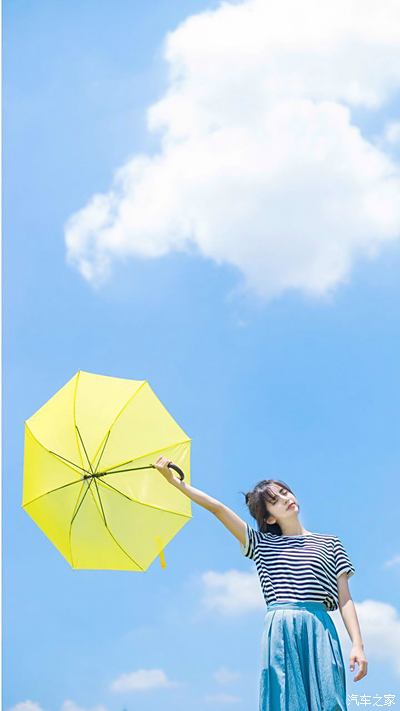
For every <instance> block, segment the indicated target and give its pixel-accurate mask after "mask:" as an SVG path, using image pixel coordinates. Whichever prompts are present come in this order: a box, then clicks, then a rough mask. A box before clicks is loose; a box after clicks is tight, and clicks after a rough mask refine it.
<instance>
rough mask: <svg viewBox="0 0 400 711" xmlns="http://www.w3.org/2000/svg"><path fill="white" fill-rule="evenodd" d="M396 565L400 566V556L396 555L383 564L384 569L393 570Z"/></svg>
mask: <svg viewBox="0 0 400 711" xmlns="http://www.w3.org/2000/svg"><path fill="white" fill-rule="evenodd" d="M394 565H400V555H395V556H393V558H390V559H389V560H386V561H385V562H384V564H383V567H384V568H391V567H392V566H394Z"/></svg>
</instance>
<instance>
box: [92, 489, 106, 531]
mask: <svg viewBox="0 0 400 711" xmlns="http://www.w3.org/2000/svg"><path fill="white" fill-rule="evenodd" d="M92 481H94V483H95V486H96V489H97V496H98V497H99V501H100V506H101V510H102V513H103V518H104V524H105V526H106V528H107V519H106V515H105V513H104V508H103V502H102V500H101V496H100V491H99V487H98V486H97V481H96V479H94V480H93V479H92Z"/></svg>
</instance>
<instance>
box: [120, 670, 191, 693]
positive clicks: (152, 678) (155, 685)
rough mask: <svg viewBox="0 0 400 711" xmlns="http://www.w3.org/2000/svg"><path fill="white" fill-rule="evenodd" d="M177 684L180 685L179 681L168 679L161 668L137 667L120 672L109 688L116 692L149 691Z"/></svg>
mask: <svg viewBox="0 0 400 711" xmlns="http://www.w3.org/2000/svg"><path fill="white" fill-rule="evenodd" d="M177 686H180V683H179V682H176V681H170V680H169V679H168V677H167V675H166V673H165V672H164V671H163V670H162V669H138V670H137V671H133V672H129V673H128V674H121V675H120V676H119V677H118V678H117V679H115V680H114V681H113V682H112V683H111V684H110V690H111V691H116V692H126V691H149V690H151V689H160V688H162V689H165V688H175V687H177Z"/></svg>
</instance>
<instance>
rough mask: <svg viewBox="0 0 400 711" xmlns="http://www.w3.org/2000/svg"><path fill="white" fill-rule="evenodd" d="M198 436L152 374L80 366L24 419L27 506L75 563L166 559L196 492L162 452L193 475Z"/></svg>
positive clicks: (118, 565) (123, 565) (135, 564)
mask: <svg viewBox="0 0 400 711" xmlns="http://www.w3.org/2000/svg"><path fill="white" fill-rule="evenodd" d="M190 445H191V439H190V437H188V435H187V434H186V433H185V432H184V431H183V430H182V428H181V427H180V426H179V425H178V424H177V423H176V422H175V420H174V418H173V417H172V416H171V415H170V413H169V412H168V411H167V409H166V408H165V407H164V405H163V404H162V403H161V401H160V400H159V399H158V398H157V396H156V395H155V393H154V392H153V390H152V389H151V387H150V385H149V383H148V382H147V381H146V380H128V379H125V378H115V377H110V376H107V375H98V374H96V373H88V372H86V371H82V370H80V371H78V372H77V373H76V374H75V375H74V376H73V377H72V378H71V380H69V381H68V382H67V383H66V384H65V385H64V386H63V387H62V388H61V389H60V390H58V392H56V393H55V395H53V397H51V398H50V400H48V401H47V402H46V403H45V404H44V405H43V406H42V407H41V408H40V409H39V410H38V411H37V412H35V414H33V415H32V416H31V417H30V418H29V419H28V420H26V421H25V444H24V481H23V501H22V508H23V509H24V510H25V511H26V512H27V514H29V516H30V517H31V518H32V519H33V520H34V521H35V523H36V524H37V525H38V526H39V528H41V530H42V531H43V533H45V535H46V536H47V537H48V538H49V539H50V540H51V541H52V543H53V544H54V545H55V547H56V548H57V549H58V550H59V551H60V553H61V554H62V555H63V556H64V557H65V558H66V560H67V561H68V562H69V563H70V565H71V566H72V567H73V568H84V569H89V568H94V569H108V570H110V569H112V570H135V571H144V570H146V569H147V568H148V567H149V565H150V564H151V563H152V561H153V560H154V559H155V558H156V557H157V556H158V555H159V556H160V560H161V565H162V566H163V567H165V560H164V556H163V549H164V548H165V546H166V545H167V543H169V541H170V540H171V539H172V538H173V537H174V536H175V534H176V533H178V531H179V530H180V529H181V528H182V527H183V526H184V525H185V524H186V523H187V522H188V520H189V519H190V518H191V517H192V513H191V501H190V499H189V498H188V497H187V496H185V495H184V494H182V492H181V491H179V489H177V488H176V487H174V486H171V484H170V483H169V482H168V481H167V480H166V479H165V478H164V477H163V475H162V474H160V472H158V471H157V469H156V468H155V467H154V464H153V462H155V461H156V460H157V458H158V456H159V455H160V454H163V455H164V456H166V457H168V458H169V459H171V460H172V461H173V462H175V463H176V464H177V465H179V466H177V467H176V470H177V471H179V473H180V475H181V478H182V477H183V473H181V471H180V467H182V469H183V470H184V472H185V478H186V480H187V481H188V483H189V482H190V461H189V460H190ZM173 468H175V467H173Z"/></svg>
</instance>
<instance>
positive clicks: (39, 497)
mask: <svg viewBox="0 0 400 711" xmlns="http://www.w3.org/2000/svg"><path fill="white" fill-rule="evenodd" d="M81 481H82V479H76V480H75V481H70V482H68V484H63V485H62V486H57V488H56V489H50V490H49V491H45V492H44V494H40V496H37V497H36V498H35V499H31V500H30V501H27V502H26V503H25V504H24V506H29V504H33V503H35V501H38V499H41V498H42V497H43V496H47V495H48V494H54V492H55V491H60V490H61V489H65V488H66V487H67V486H72V484H79V483H80V482H81Z"/></svg>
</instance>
